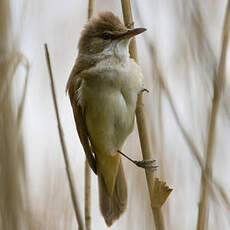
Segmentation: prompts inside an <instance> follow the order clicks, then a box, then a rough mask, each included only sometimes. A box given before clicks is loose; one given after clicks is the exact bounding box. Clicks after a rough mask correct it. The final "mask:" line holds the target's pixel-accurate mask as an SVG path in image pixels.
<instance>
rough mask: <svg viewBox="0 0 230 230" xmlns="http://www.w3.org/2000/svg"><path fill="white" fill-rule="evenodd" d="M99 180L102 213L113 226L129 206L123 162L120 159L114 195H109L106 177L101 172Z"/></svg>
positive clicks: (108, 223)
mask: <svg viewBox="0 0 230 230" xmlns="http://www.w3.org/2000/svg"><path fill="white" fill-rule="evenodd" d="M98 182H99V200H100V209H101V213H102V215H103V217H104V219H105V222H106V224H107V225H108V226H111V225H112V224H113V222H114V221H115V220H116V219H118V218H119V217H120V216H121V214H122V213H123V212H124V211H125V209H126V206H127V185H126V180H125V175H124V170H123V166H122V162H121V161H120V166H119V170H118V174H117V178H116V183H115V188H114V191H113V194H112V196H109V194H108V192H107V190H106V185H105V181H104V178H103V176H102V175H101V174H99V175H98Z"/></svg>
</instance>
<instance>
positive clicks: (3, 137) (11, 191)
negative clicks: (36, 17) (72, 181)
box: [0, 0, 29, 230]
mask: <svg viewBox="0 0 230 230" xmlns="http://www.w3.org/2000/svg"><path fill="white" fill-rule="evenodd" d="M10 9H11V8H10V2H9V1H8V0H1V1H0V34H1V36H0V182H1V189H0V229H4V230H10V229H14V230H19V229H28V216H27V210H26V208H27V207H28V196H27V195H28V194H27V184H26V176H25V152H24V143H23V137H22V133H21V127H20V123H21V122H20V121H21V119H18V117H20V118H21V115H22V111H23V105H24V100H25V95H26V87H24V93H23V95H24V96H22V99H21V102H20V103H19V104H20V106H19V107H20V109H19V108H17V107H16V104H17V103H15V100H14V98H13V91H12V89H13V87H12V84H13V80H15V79H14V75H15V73H16V70H17V68H18V66H19V65H20V64H21V62H22V61H24V60H25V58H24V56H23V55H22V54H20V53H19V51H18V50H19V47H18V45H17V44H18V41H17V38H16V36H14V37H12V34H14V33H13V30H12V21H11V19H12V17H11V10H10ZM19 36H20V34H18V38H19ZM27 67H28V66H27ZM28 69H29V67H28V68H26V73H27V76H28ZM26 79H27V77H26ZM19 93H20V92H18V94H17V96H19Z"/></svg>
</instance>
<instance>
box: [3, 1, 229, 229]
mask: <svg viewBox="0 0 230 230" xmlns="http://www.w3.org/2000/svg"><path fill="white" fill-rule="evenodd" d="M131 2H132V9H133V17H134V21H135V26H143V27H146V28H147V32H146V33H145V34H143V35H140V36H138V37H137V49H138V57H139V63H140V65H141V67H142V70H143V74H144V77H145V80H144V81H145V87H146V88H147V89H148V90H149V91H150V93H148V94H145V95H144V101H145V114H146V118H147V122H148V132H149V137H150V143H151V150H152V153H153V157H154V159H156V160H157V165H159V168H158V170H157V172H156V176H157V177H159V178H160V179H161V180H163V181H166V182H167V184H168V185H169V186H170V187H171V188H173V192H172V193H171V195H170V196H169V198H168V200H167V201H166V203H165V204H164V206H163V207H162V214H163V217H164V223H165V229H170V230H185V229H186V230H193V229H197V222H198V213H199V204H200V201H202V199H203V198H204V197H202V195H201V194H202V191H203V187H204V186H205V185H204V183H202V179H201V175H202V170H203V171H204V166H205V164H206V163H207V160H206V157H207V152H208V153H209V152H210V151H211V152H212V153H213V154H212V155H211V156H210V158H209V160H208V166H209V171H212V173H210V175H209V176H207V174H206V178H207V177H208V178H209V179H208V181H209V182H208V184H209V186H208V193H207V194H206V195H205V199H207V200H208V205H207V207H206V210H207V213H208V215H207V216H206V217H205V219H206V222H207V225H206V227H205V229H209V230H212V229H213V230H214V229H215V230H216V229H222V230H228V229H230V206H229V199H230V195H229V194H230V176H229V175H230V174H229V164H230V154H229V149H230V141H229V138H230V135H229V134H230V105H229V96H230V78H229V74H230V64H229V63H230V62H229V55H230V54H229V53H230V52H229V48H228V47H224V49H225V51H226V55H225V56H226V66H224V68H222V72H221V73H222V74H219V72H220V69H219V66H220V65H219V63H220V60H221V50H222V33H223V25H224V20H225V12H226V6H227V2H228V1H226V0H203V1H198V0H191V1H186V0H171V1H161V0H154V1H151V0H146V1H141V0H135V1H134V0H132V1H131ZM87 7H88V3H87V1H83V0H68V1H66V0H48V1H47V0H37V1H35V0H33V1H28V0H17V1H16V0H10V1H8V0H1V1H0V55H1V56H0V181H1V189H0V226H1V227H0V228H1V229H3V230H17V229H20V230H21V229H22V230H24V229H25V230H27V229H32V230H45V229H47V230H48V229H49V230H50V229H52V230H54V229H55V230H62V229H65V230H72V229H76V228H77V222H76V219H75V216H74V212H73V207H72V203H71V197H70V192H69V187H68V181H67V176H66V171H65V164H64V160H63V155H62V150H61V145H60V140H59V135H58V128H57V120H56V116H55V111H54V106H53V101H52V95H51V89H50V80H49V75H48V69H47V65H46V59H45V52H44V43H47V44H48V47H49V51H50V58H51V65H52V68H53V74H54V83H55V87H56V94H57V101H58V107H59V110H60V117H61V122H62V125H63V131H64V138H65V141H66V144H67V149H68V155H69V159H70V163H71V168H72V171H73V176H74V181H75V185H76V190H77V195H78V200H79V203H80V210H81V213H82V214H83V213H84V212H83V211H84V162H85V154H84V152H83V149H82V146H81V144H80V141H79V138H78V135H77V132H76V130H75V124H74V119H73V114H72V108H71V105H70V102H69V98H68V96H67V95H66V93H65V87H66V82H67V79H68V77H69V74H70V71H71V69H72V67H73V65H74V62H75V59H76V57H77V52H78V51H77V43H78V39H79V36H80V33H81V30H82V27H83V26H84V24H85V23H86V21H87ZM108 10H109V11H113V12H114V13H115V14H117V15H119V17H120V18H121V19H123V18H122V10H121V3H120V1H117V0H111V1H107V0H100V1H97V0H95V9H94V16H96V15H98V13H99V12H101V11H108ZM226 34H229V28H228V30H227V31H226ZM220 75H221V76H220ZM223 76H224V77H225V81H221V80H220V79H222V78H223ZM215 79H219V80H218V81H215ZM215 82H216V83H217V85H218V84H219V83H220V82H223V83H220V84H219V85H220V86H219V88H218V87H217V88H218V89H219V94H218V98H219V103H217V105H216V104H215V103H213V102H215V101H214V100H213V98H214V96H215V93H214V88H215V87H214V86H215V84H214V83H215ZM217 100H218V99H217ZM215 108H217V116H216V120H214V121H213V120H211V119H210V118H211V117H212V115H211V114H212V112H213V109H215ZM211 123H214V124H215V128H213V127H212V126H210V124H211ZM210 127H211V128H210ZM211 132H212V133H213V134H214V135H213V139H212V140H211V143H210V138H209V136H210V133H211ZM211 144H212V147H211V150H210V148H209V147H208V146H210V145H211ZM209 150H210V151H209ZM123 151H124V152H125V153H127V154H128V155H129V156H131V157H133V158H136V159H142V155H141V149H140V144H139V137H138V132H137V129H136V127H135V130H134V132H133V133H132V134H131V135H130V136H129V138H128V139H127V141H126V144H125V146H124V149H123ZM123 163H124V167H125V173H126V178H127V182H128V207H127V210H126V212H125V213H124V215H122V216H121V217H120V219H119V220H118V221H116V222H115V223H114V224H113V225H112V227H111V228H110V229H111V230H115V229H132V230H140V229H141V230H149V229H155V227H154V221H153V217H152V211H151V206H150V199H149V195H148V189H147V184H146V179H145V173H144V170H142V169H140V168H137V167H135V166H133V164H132V163H130V162H128V161H127V160H126V159H123ZM211 169H212V170H211ZM91 179H92V181H91V182H92V188H91V209H92V210H91V218H92V220H91V223H92V229H107V227H106V225H105V223H104V220H103V218H102V216H101V214H100V211H99V205H98V187H97V178H96V176H95V175H94V174H93V173H91ZM226 194H227V195H226Z"/></svg>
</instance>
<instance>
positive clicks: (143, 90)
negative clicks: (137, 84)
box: [141, 88, 149, 93]
mask: <svg viewBox="0 0 230 230" xmlns="http://www.w3.org/2000/svg"><path fill="white" fill-rule="evenodd" d="M141 92H142V93H143V92H146V93H149V90H148V89H146V88H143V89H142V90H141Z"/></svg>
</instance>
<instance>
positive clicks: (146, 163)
mask: <svg viewBox="0 0 230 230" xmlns="http://www.w3.org/2000/svg"><path fill="white" fill-rule="evenodd" d="M155 162H156V161H155V160H142V161H134V162H133V163H135V164H136V165H137V166H138V167H141V168H144V169H147V170H150V171H155V170H156V169H157V167H158V166H157V165H155Z"/></svg>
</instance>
